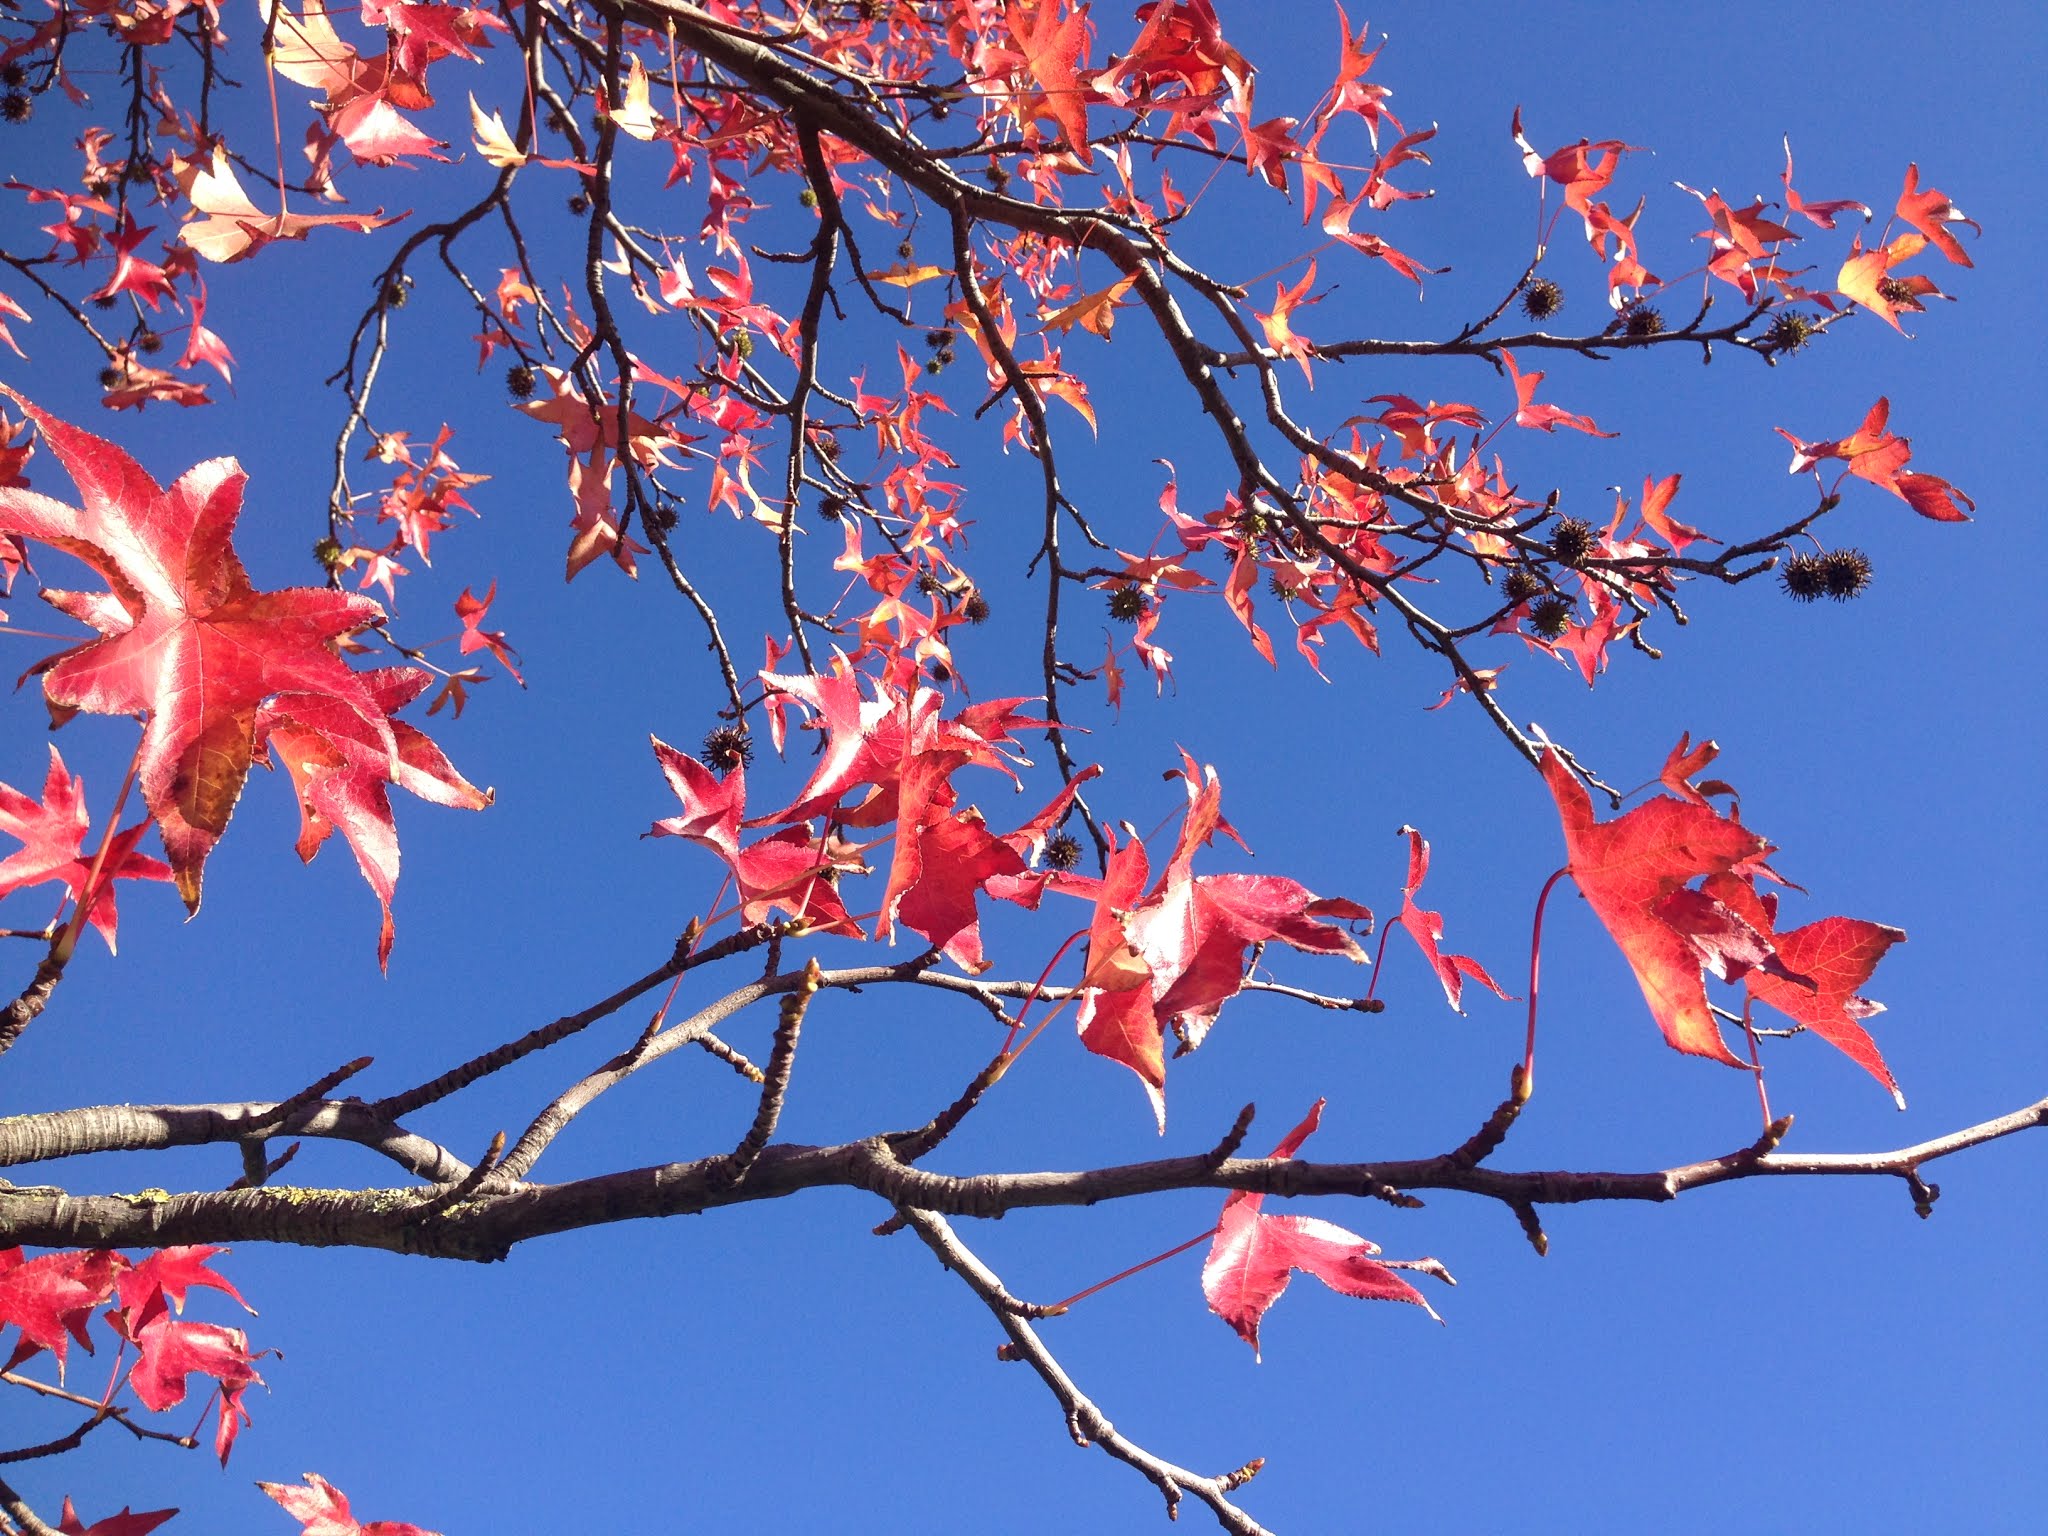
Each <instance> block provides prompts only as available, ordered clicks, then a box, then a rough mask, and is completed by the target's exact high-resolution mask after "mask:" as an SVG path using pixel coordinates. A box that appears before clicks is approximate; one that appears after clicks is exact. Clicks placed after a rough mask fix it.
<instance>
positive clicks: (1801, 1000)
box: [1706, 875, 1906, 1109]
mask: <svg viewBox="0 0 2048 1536" xmlns="http://www.w3.org/2000/svg"><path fill="white" fill-rule="evenodd" d="M1706 889H1707V891H1708V892H1709V893H1710V894H1712V895H1713V896H1715V897H1716V898H1718V899H1719V900H1721V901H1722V902H1725V903H1726V904H1727V905H1728V907H1729V908H1730V909H1731V910H1733V911H1735V912H1737V913H1740V914H1741V915H1742V916H1743V917H1744V918H1745V919H1746V920H1747V921H1748V922H1750V923H1752V924H1753V925H1755V927H1757V928H1758V929H1759V930H1761V931H1762V932H1764V933H1766V934H1769V935H1770V936H1771V941H1772V944H1773V946H1774V947H1775V948H1776V950H1777V954H1778V958H1779V960H1781V961H1782V962H1783V963H1784V965H1785V967H1786V969H1788V970H1790V971H1793V972H1795V973H1796V974H1797V975H1799V976H1800V977H1802V978H1804V979H1805V980H1807V981H1809V982H1811V983H1812V985H1811V986H1802V985H1799V984H1797V983H1795V982H1791V981H1787V980H1785V979H1784V978H1782V977H1779V976H1775V975H1771V974H1769V973H1768V972H1765V971H1760V970H1755V971H1750V972H1748V973H1747V974H1746V975H1745V976H1744V977H1743V982H1744V984H1745V985H1746V986H1747V987H1748V988H1749V993H1750V996H1752V997H1754V998H1756V999H1757V1000H1758V1001H1759V1002H1765V1003H1769V1004H1770V1005H1771V1006H1772V1007H1773V1008H1775V1009H1777V1010H1778V1012H1780V1013H1782V1014H1784V1015H1785V1016H1786V1017H1787V1018H1790V1019H1792V1020H1794V1021H1796V1022H1798V1023H1800V1024H1804V1025H1805V1026H1806V1027H1807V1028H1808V1029H1810V1030H1812V1031H1813V1033H1815V1034H1816V1035H1819V1036H1820V1037H1821V1039H1823V1040H1825V1041H1827V1043H1828V1044H1829V1045H1832V1046H1833V1047H1834V1048H1835V1049H1836V1050H1838V1051H1840V1052H1842V1054H1843V1055H1845V1056H1847V1057H1848V1058H1849V1059H1850V1060H1851V1061H1853V1062H1855V1063H1856V1064H1857V1065H1858V1066H1860V1067H1861V1068H1863V1070H1864V1071H1866V1072H1868V1073H1869V1074H1870V1075H1871V1076H1872V1077H1874V1078H1876V1079H1877V1080H1878V1081H1879V1082H1880V1083H1882V1084H1883V1085H1884V1087H1885V1090H1886V1091H1887V1092H1888V1093H1890V1094H1891V1096H1892V1098H1893V1099H1894V1100H1896V1101H1897V1103H1898V1106H1899V1108H1901V1109H1904V1108H1905V1107H1906V1098H1905V1095H1904V1094H1902V1093H1900V1092H1899V1085H1898V1083H1897V1082H1896V1081H1895V1080H1894V1079H1893V1077H1892V1073H1891V1068H1890V1067H1888V1066H1886V1065H1885V1060H1884V1055H1883V1053H1882V1052H1880V1051H1879V1050H1878V1048H1877V1042H1876V1041H1875V1040H1873V1039H1871V1038H1870V1032H1869V1031H1868V1030H1866V1029H1865V1028H1864V1027H1863V1024H1862V1021H1863V1020H1864V1019H1868V1018H1871V1017H1873V1016H1875V1015H1876V1014H1880V1013H1882V1012H1884V1004H1882V1003H1876V1002H1872V1001H1871V1000H1870V999H1869V998H1867V997H1859V996H1857V988H1859V987H1861V986H1862V985H1863V984H1864V983H1865V982H1866V981H1868V980H1870V973H1871V972H1872V971H1874V970H1875V969H1877V963H1878V961H1880V960H1882V959H1883V958H1884V957H1885V953H1886V952H1887V951H1888V950H1890V948H1891V947H1892V946H1893V945H1894V944H1902V943H1904V942H1905V938H1906V935H1905V934H1904V933H1903V932H1901V931H1900V930H1899V929H1897V928H1888V927H1886V926H1885V925H1884V924H1883V923H1872V922H1866V921H1864V920H1863V919H1861V918H1855V917H1824V918H1822V919H1820V921H1819V922H1814V923H1808V924H1806V925H1805V926H1804V927H1802V928H1794V929H1792V930H1791V931H1789V932H1786V933H1779V932H1777V931H1776V929H1777V921H1778V902H1777V897H1776V896H1775V895H1772V894H1766V893H1761V892H1759V891H1758V890H1757V889H1756V886H1755V884H1754V882H1752V881H1749V880H1742V879H1738V878H1736V877H1735V876H1733V875H1714V876H1710V877H1709V878H1708V880H1707V881H1706Z"/></svg>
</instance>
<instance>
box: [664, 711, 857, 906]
mask: <svg viewBox="0 0 2048 1536" xmlns="http://www.w3.org/2000/svg"><path fill="white" fill-rule="evenodd" d="M650 739H651V740H652V741H653V743H654V757H655V761H657V762H658V763H660V764H661V772H662V776H663V777H664V778H666V779H667V780H668V786H669V788H670V789H672V790H674V791H675V794H676V798H677V799H678V800H680V801H682V803H683V814H682V815H680V816H671V817H669V818H668V819H667V820H665V821H657V822H656V823H655V824H654V825H653V826H652V827H651V828H649V829H648V831H647V833H646V835H647V836H649V837H682V838H687V839H689V840H690V841H691V842H693V843H701V844H703V845H704V846H705V847H706V848H709V849H710V850H711V851H712V852H713V853H715V854H717V855H718V856H719V857H720V858H721V859H723V860H724V861H725V863H726V867H727V868H728V869H730V870H731V871H732V876H733V883H734V884H735V885H737V886H738V887H739V893H740V918H741V921H743V922H749V923H758V922H762V921H764V920H765V919H767V918H768V917H769V916H770V914H772V913H774V912H778V911H780V912H786V913H788V914H789V915H790V916H791V917H799V918H802V919H803V920H804V921H805V922H806V923H807V924H808V925H809V926H810V930H811V931H812V932H814V933H838V934H844V935H846V936H847V937H849V938H856V939H857V938H860V937H862V934H861V930H860V925H859V924H858V923H856V922H855V921H854V920H853V919H852V918H851V917H850V916H848V915H847V911H846V906H845V903H843V902H842V901H841V900H840V898H839V892H838V891H837V890H835V889H834V888H833V885H832V881H833V880H834V879H835V878H837V876H838V874H839V873H840V872H841V871H858V870H861V869H863V868H865V866H864V865H863V864H862V863H861V861H860V859H859V858H858V857H857V856H856V855H853V854H851V853H848V852H846V851H845V850H844V847H843V845H841V844H840V843H839V842H838V840H837V839H832V838H828V839H825V840H824V841H822V842H821V841H820V839H818V838H817V837H815V836H813V835H812V833H811V831H810V828H809V825H808V824H807V823H803V824H799V825H797V826H794V827H786V828H784V829H783V830H782V831H780V832H777V833H774V834H772V835H771V836H768V837H764V838H761V839H759V840H758V841H756V842H753V843H749V844H748V845H747V846H746V847H744V848H742V847H741V846H740V818H741V817H742V816H743V815H744V814H745V812H746V803H747V775H746V768H745V767H744V765H742V766H738V767H735V768H734V769H733V770H732V772H731V773H729V774H727V775H726V776H725V777H724V778H723V779H720V778H719V777H718V776H717V775H716V774H714V773H713V772H712V771H711V770H710V769H709V768H707V767H705V766H704V765H703V764H702V763H700V762H698V761H697V759H695V758H694V757H692V756H690V755H689V753H687V752H679V751H677V750H676V749H675V748H674V747H672V746H670V745H669V744H668V743H667V742H665V741H662V740H661V739H660V738H658V737H654V738H650Z"/></svg>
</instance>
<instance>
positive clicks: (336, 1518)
mask: <svg viewBox="0 0 2048 1536" xmlns="http://www.w3.org/2000/svg"><path fill="white" fill-rule="evenodd" d="M147 1197H148V1196H147V1193H145V1195H144V1196H142V1197H139V1198H147ZM225 1251H226V1250H224V1249H221V1248H215V1247H211V1246H206V1245H199V1246H184V1247H171V1248H161V1249H158V1250H157V1251H156V1252H155V1253H151V1254H148V1255H146V1256H145V1257H143V1258H141V1259H139V1260H137V1259H130V1258H128V1257H127V1255H125V1254H121V1253H113V1252H109V1251H107V1250H106V1249H84V1250H79V1251H73V1252H68V1253H46V1254H41V1255H39V1256H37V1257H36V1258H32V1259H31V1258H27V1257H25V1256H24V1255H23V1253H22V1251H21V1249H19V1248H9V1249H5V1250H0V1337H4V1335H5V1333H6V1331H7V1330H8V1329H13V1330H14V1331H15V1338H14V1346H13V1348H12V1349H11V1350H10V1351H9V1352H8V1355H7V1363H6V1364H5V1365H4V1366H0V1380H4V1381H6V1382H7V1383H8V1384H10V1385H12V1386H16V1387H19V1388H21V1389H23V1390H25V1391H29V1392H33V1393H36V1394H38V1395H41V1396H44V1397H46V1398H48V1399H51V1400H54V1401H61V1402H66V1403H70V1404H73V1405H75V1406H78V1407H81V1408H85V1409H88V1410H90V1412H91V1417H90V1418H88V1419H87V1420H86V1421H85V1423H84V1424H83V1425H82V1426H81V1427H80V1428H78V1429H77V1430H74V1431H73V1432H72V1434H71V1435H69V1436H67V1437H66V1439H65V1442H63V1443H60V1444H57V1445H52V1446H48V1447H40V1448H38V1453H39V1454H44V1453H48V1452H50V1451H54V1450H58V1449H67V1448H68V1447H69V1446H70V1445H75V1444H77V1443H78V1441H80V1440H82V1439H83V1438H84V1437H85V1436H86V1435H87V1434H88V1433H90V1432H91V1431H92V1430H94V1429H96V1428H98V1427H99V1426H100V1425H101V1424H103V1423H106V1422H108V1421H109V1420H113V1421H117V1422H119V1423H121V1424H123V1425H125V1426H126V1427H127V1428H129V1429H130V1430H131V1431H134V1432H135V1433H138V1434H141V1435H145V1436H147V1437H149V1438H155V1439H164V1440H175V1441H177V1442H178V1443H179V1444H183V1445H191V1444H194V1443H196V1440H195V1435H173V1434H169V1433H166V1432H164V1431H160V1430H153V1429H143V1428H141V1427H140V1426H138V1425H136V1424H135V1423H134V1422H133V1421H132V1415H133V1413H134V1409H133V1408H132V1407H130V1406H129V1404H128V1402H127V1401H126V1399H128V1398H131V1397H132V1398H133V1399H134V1402H135V1403H136V1404H139V1405H140V1406H141V1408H142V1409H144V1410H145V1411H147V1412H149V1413H166V1412H168V1411H170V1410H171V1409H173V1408H176V1407H178V1406H179V1405H180V1404H182V1403H184V1402H185V1401H186V1400H187V1397H188V1395H189V1393H190V1391H191V1380H192V1378H193V1377H194V1376H200V1377H204V1378H206V1380H207V1381H209V1382H210V1383H211V1386H210V1387H209V1388H208V1391H207V1398H206V1402H205V1403H204V1404H203V1405H202V1408H201V1413H202V1416H203V1415H204V1413H205V1412H206V1411H207V1410H208V1409H212V1410H214V1412H215V1418H214V1432H213V1447H214V1450H215V1452H216V1454H218V1455H219V1457H220V1461H221V1465H222V1466H226V1465H227V1462H228V1457H229V1455H230V1454H231V1453H232V1452H233V1450H234V1446H235V1437H236V1436H237V1435H238V1434H239V1433H240V1432H241V1429H242V1426H243V1425H245V1424H247V1423H248V1422H249V1410H248V1409H247V1407H245V1406H244V1404H243V1401H242V1400H243V1397H244V1395H245V1394H246V1393H247V1391H248V1389H249V1388H250V1387H251V1386H256V1385H260V1384H261V1383H262V1381H263V1378H262V1376H260V1375H259V1374H257V1370H256V1362H257V1361H259V1360H261V1359H262V1358H263V1357H264V1356H265V1355H267V1354H270V1353H271V1351H269V1350H257V1351H254V1352H251V1350H250V1348H249V1337H248V1335H247V1334H246V1333H244V1332H243V1331H242V1330H241V1329H239V1328H226V1327H222V1326H221V1325H220V1324H218V1323H198V1322H188V1321H186V1320H185V1318H184V1316H183V1313H184V1310H185V1301H186V1297H187V1294H188V1293H189V1292H191V1291H193V1290H195V1289H203V1290H215V1291H219V1292H221V1293H222V1294H224V1295H226V1296H229V1297H231V1298H232V1299H233V1300H234V1301H235V1302H237V1303H238V1304H239V1305H240V1306H241V1307H242V1309H243V1310H244V1311H246V1312H249V1313H251V1314H252V1315H253V1314H254V1312H255V1308H253V1307H251V1306H250V1305H249V1304H248V1303H247V1302H246V1301H243V1299H242V1293H241V1292H240V1291H238V1290H236V1289H235V1285H234V1282H233V1281H231V1280H229V1279H228V1278H227V1277H226V1276H224V1275H222V1274H221V1273H220V1272H219V1271H218V1270H216V1269H214V1268H213V1267H212V1265H211V1264H210V1263H208V1260H210V1259H212V1258H213V1257H214V1256H215V1255H216V1254H219V1253H222V1252H225ZM109 1303H111V1305H109ZM101 1307H105V1308H106V1310H105V1311H104V1312H100V1311H99V1310H98V1309H99V1308H101ZM96 1313H97V1320H98V1321H99V1322H100V1323H101V1324H102V1325H104V1327H105V1328H106V1330H107V1332H108V1333H110V1334H111V1335H112V1336H113V1340H114V1342H115V1344H116V1349H115V1353H114V1359H113V1363H112V1365H111V1367H110V1369H109V1373H108V1377H107V1384H106V1387H105V1389H104V1390H103V1391H101V1392H100V1394H99V1395H98V1396H97V1397H91V1396H84V1395H81V1394H78V1393H75V1392H72V1391H69V1390H67V1389H66V1388H65V1387H64V1385H63V1382H64V1377H65V1366H66V1364H67V1357H68V1354H69V1351H70V1346H71V1345H72V1344H73V1343H74V1342H76V1343H77V1344H78V1345H79V1347H80V1348H82V1349H84V1350H85V1351H86V1353H87V1354H96V1353H97V1351H96V1349H95V1348H94V1336H93V1332H92V1324H93V1322H94V1321H95V1314H96ZM44 1354H48V1355H49V1356H50V1358H51V1360H52V1361H54V1363H55V1365H56V1368H57V1380H56V1381H54V1382H49V1381H43V1380H41V1379H39V1378H35V1377H30V1376H24V1375H22V1374H20V1368H21V1367H22V1366H24V1365H27V1364H29V1363H30V1362H32V1361H34V1360H36V1359H38V1358H39V1357H41V1356H42V1355H44ZM195 1434H196V1431H195ZM305 1481H306V1482H307V1483H308V1484H309V1485H310V1486H309V1487H306V1488H299V1489H294V1488H289V1487H285V1486H283V1485H280V1484H276V1483H260V1484H258V1485H257V1486H259V1487H260V1488H262V1489H263V1491H264V1492H265V1493H268V1494H269V1495H270V1496H271V1497H272V1498H273V1499H275V1500H277V1502H278V1503H279V1504H281V1505H283V1506H284V1507H285V1509H286V1510H287V1511H288V1512H289V1513H290V1514H291V1515H292V1517H293V1518H294V1519H297V1520H299V1521H301V1522H302V1524H303V1527H304V1536H433V1533H432V1532H430V1531H425V1530H422V1529H421V1528H420V1527H419V1526H416V1525H408V1524H403V1523H399V1522H394V1521H386V1520H379V1521H374V1522H372V1523H371V1524H369V1525H361V1524H358V1523H357V1522H356V1521H355V1520H354V1518H353V1517H352V1516H350V1514H349V1507H348V1500H347V1498H346V1497H344V1496H343V1495H342V1494H341V1492H340V1491H339V1490H338V1489H335V1488H333V1487H331V1486H330V1485H329V1484H328V1483H327V1481H326V1479H324V1478H322V1477H320V1476H319V1475H318V1474H317V1473H310V1472H309V1473H307V1474H306V1478H305ZM175 1514H177V1511H176V1510H175V1509H159V1510H152V1511H150V1512H148V1513H131V1512H130V1511H129V1510H127V1509H125V1508H124V1509H123V1510H121V1512H120V1513H119V1514H114V1515H107V1516H104V1517H103V1518H101V1519H99V1520H96V1521H94V1522H93V1523H92V1524H91V1525H87V1524H85V1523H84V1520H83V1518H82V1517H81V1516H80V1515H79V1514H78V1512H77V1510H76V1509H74V1508H73V1507H72V1503H71V1500H70V1499H69V1498H67V1499H65V1501H64V1510H63V1516H62V1518H61V1519H60V1521H59V1522H58V1526H57V1529H58V1530H59V1531H61V1532H63V1533H65V1536H148V1533H149V1532H151V1531H153V1530H155V1529H156V1528H157V1527H158V1526H160V1525H162V1524H163V1523H164V1522H165V1521H167V1520H169V1519H170V1518H171V1517H172V1516H173V1515H175Z"/></svg>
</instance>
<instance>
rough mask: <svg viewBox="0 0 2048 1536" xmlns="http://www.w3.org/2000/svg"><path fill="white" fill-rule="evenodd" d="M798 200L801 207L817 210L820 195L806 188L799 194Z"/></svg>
mask: <svg viewBox="0 0 2048 1536" xmlns="http://www.w3.org/2000/svg"><path fill="white" fill-rule="evenodd" d="M796 200H797V202H798V204H799V205H800V206H802V207H805V208H815V207H817V206H818V194H817V193H816V192H815V191H814V190H813V189H811V188H810V187H805V188H804V189H803V191H801V192H799V193H797V195H796Z"/></svg>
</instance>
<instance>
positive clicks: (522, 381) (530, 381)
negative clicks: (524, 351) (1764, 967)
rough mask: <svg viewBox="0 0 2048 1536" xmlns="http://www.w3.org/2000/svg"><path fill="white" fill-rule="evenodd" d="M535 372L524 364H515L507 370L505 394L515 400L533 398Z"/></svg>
mask: <svg viewBox="0 0 2048 1536" xmlns="http://www.w3.org/2000/svg"><path fill="white" fill-rule="evenodd" d="M533 386H534V375H533V370H532V369H531V368H529V367H527V365H526V364H524V363H514V364H513V365H512V366H511V367H510V368H507V369H506V370H505V393H506V394H508V395H510V396H511V397H512V398H513V399H514V400H531V399H532V398H533Z"/></svg>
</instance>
